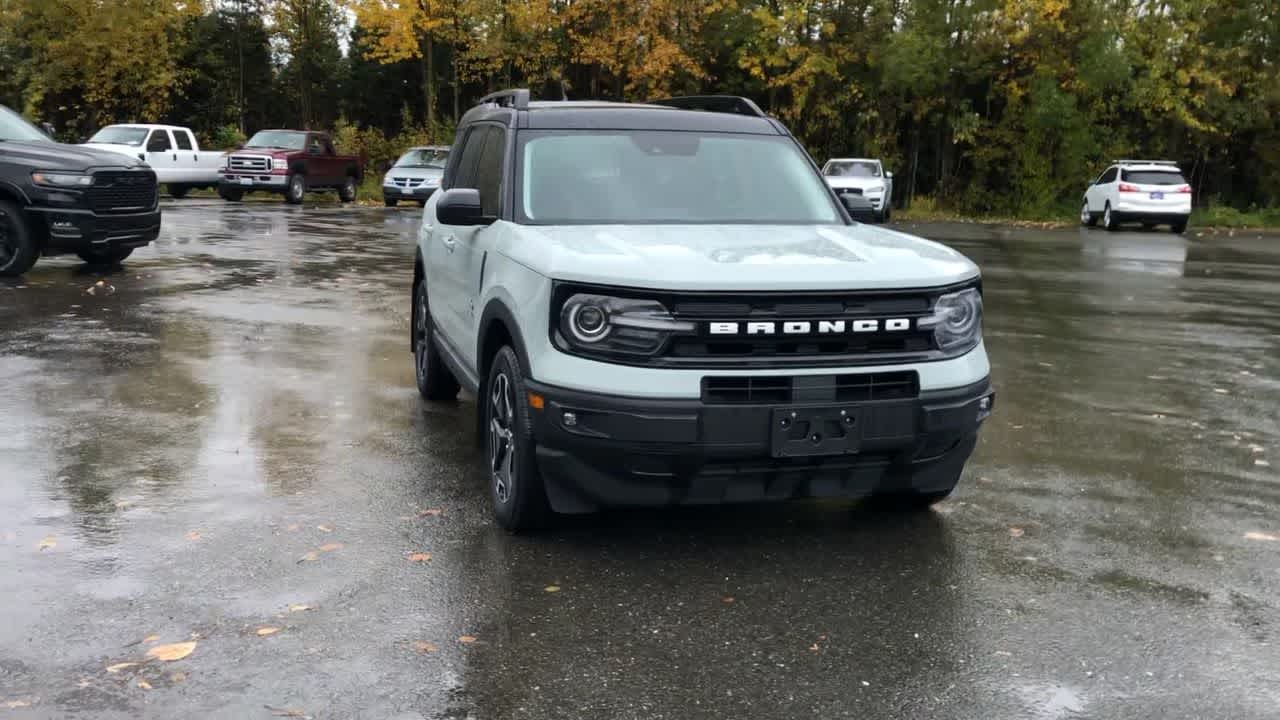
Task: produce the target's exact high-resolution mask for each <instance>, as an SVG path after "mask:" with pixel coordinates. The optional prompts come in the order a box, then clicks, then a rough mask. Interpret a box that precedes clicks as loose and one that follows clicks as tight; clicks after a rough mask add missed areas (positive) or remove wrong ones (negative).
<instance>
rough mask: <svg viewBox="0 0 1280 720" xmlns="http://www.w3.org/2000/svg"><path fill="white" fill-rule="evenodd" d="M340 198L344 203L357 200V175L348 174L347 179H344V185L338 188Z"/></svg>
mask: <svg viewBox="0 0 1280 720" xmlns="http://www.w3.org/2000/svg"><path fill="white" fill-rule="evenodd" d="M338 199H339V200H341V201H342V202H344V203H349V202H355V201H356V176H355V175H348V176H347V179H346V180H343V181H342V187H340V188H338Z"/></svg>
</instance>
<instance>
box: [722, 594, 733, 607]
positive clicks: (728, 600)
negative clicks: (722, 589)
mask: <svg viewBox="0 0 1280 720" xmlns="http://www.w3.org/2000/svg"><path fill="white" fill-rule="evenodd" d="M720 602H722V603H724V604H725V605H732V604H733V596H732V595H725V596H724V597H722V598H720Z"/></svg>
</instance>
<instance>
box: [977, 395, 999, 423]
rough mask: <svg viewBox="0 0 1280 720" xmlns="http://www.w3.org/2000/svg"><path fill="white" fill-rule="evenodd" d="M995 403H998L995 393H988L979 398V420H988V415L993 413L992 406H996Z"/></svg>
mask: <svg viewBox="0 0 1280 720" xmlns="http://www.w3.org/2000/svg"><path fill="white" fill-rule="evenodd" d="M995 404H996V396H995V395H988V396H986V397H984V398H982V399H980V400H978V421H979V422H981V421H983V420H986V419H987V417H988V416H990V415H991V410H992V408H994V407H995Z"/></svg>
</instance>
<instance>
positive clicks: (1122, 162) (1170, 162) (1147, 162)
mask: <svg viewBox="0 0 1280 720" xmlns="http://www.w3.org/2000/svg"><path fill="white" fill-rule="evenodd" d="M1113 162H1114V163H1115V164H1116V165H1172V166H1174V167H1177V166H1178V162H1177V161H1176V160H1132V159H1128V160H1115V161H1113Z"/></svg>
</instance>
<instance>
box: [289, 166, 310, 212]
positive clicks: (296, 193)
mask: <svg viewBox="0 0 1280 720" xmlns="http://www.w3.org/2000/svg"><path fill="white" fill-rule="evenodd" d="M285 188H286V189H285V191H284V201H285V202H287V203H289V204H290V205H301V204H302V199H303V198H305V197H306V196H307V179H306V178H305V177H303V176H302V174H301V173H294V174H292V175H290V176H289V179H288V181H287V182H286V184H285Z"/></svg>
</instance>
